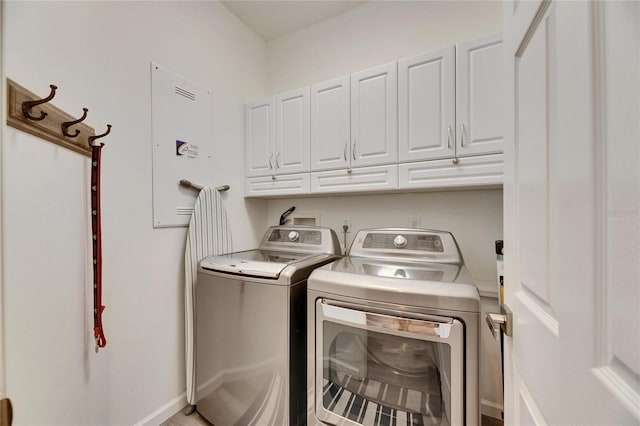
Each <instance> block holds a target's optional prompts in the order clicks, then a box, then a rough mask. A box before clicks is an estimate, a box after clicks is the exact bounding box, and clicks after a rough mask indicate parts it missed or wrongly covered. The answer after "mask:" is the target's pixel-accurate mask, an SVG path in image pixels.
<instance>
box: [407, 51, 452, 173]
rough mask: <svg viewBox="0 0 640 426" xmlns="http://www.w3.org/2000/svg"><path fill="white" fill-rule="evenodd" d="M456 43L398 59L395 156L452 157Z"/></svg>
mask: <svg viewBox="0 0 640 426" xmlns="http://www.w3.org/2000/svg"><path fill="white" fill-rule="evenodd" d="M454 102H455V46H451V47H447V48H446V49H442V50H438V51H436V52H430V53H425V54H422V55H418V56H414V57H411V58H407V59H403V60H401V61H398V158H399V160H400V161H401V162H403V161H420V160H432V159H439V158H450V157H453V149H454V144H455V137H454V132H455V129H454V126H455V121H454V117H455V116H454V114H455V107H454Z"/></svg>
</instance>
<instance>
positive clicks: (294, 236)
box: [289, 231, 300, 241]
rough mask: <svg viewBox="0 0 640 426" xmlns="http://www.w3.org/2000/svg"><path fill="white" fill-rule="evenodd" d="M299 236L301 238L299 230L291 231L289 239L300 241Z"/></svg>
mask: <svg viewBox="0 0 640 426" xmlns="http://www.w3.org/2000/svg"><path fill="white" fill-rule="evenodd" d="M298 238H300V233H298V231H291V232H289V241H298Z"/></svg>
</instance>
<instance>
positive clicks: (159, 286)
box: [2, 1, 266, 425]
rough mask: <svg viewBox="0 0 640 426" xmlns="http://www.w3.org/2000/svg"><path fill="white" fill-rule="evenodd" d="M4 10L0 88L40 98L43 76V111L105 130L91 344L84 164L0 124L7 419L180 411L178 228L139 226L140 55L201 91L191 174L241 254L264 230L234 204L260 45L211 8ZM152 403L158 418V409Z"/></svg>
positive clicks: (262, 80)
mask: <svg viewBox="0 0 640 426" xmlns="http://www.w3.org/2000/svg"><path fill="white" fill-rule="evenodd" d="M3 7H4V11H3V21H2V43H3V44H2V59H3V74H2V77H3V84H4V81H5V80H6V78H11V79H12V80H14V81H17V82H18V83H19V84H21V85H22V86H24V87H26V88H28V89H29V90H30V91H32V92H33V93H35V94H37V95H42V97H44V96H45V95H46V93H47V92H48V90H49V89H48V87H49V85H50V84H55V85H56V86H57V87H58V90H57V93H56V96H55V98H54V99H53V100H52V103H53V104H55V106H57V107H59V108H61V109H63V110H65V111H68V112H69V113H70V114H74V115H76V114H77V116H78V117H79V116H80V115H81V112H82V108H83V107H87V108H88V109H89V111H88V116H87V119H86V123H87V124H88V125H90V126H92V127H93V128H95V131H96V133H103V132H104V131H105V130H106V125H107V124H111V125H112V131H111V133H110V134H109V135H108V137H105V138H104V139H102V140H101V142H104V144H105V145H104V147H103V150H102V152H103V156H102V176H101V177H102V182H101V183H102V200H101V201H102V205H101V206H102V254H103V268H104V273H103V286H104V290H103V300H102V301H103V305H104V306H106V309H105V310H104V313H103V318H104V330H105V335H106V338H107V342H108V343H107V345H106V347H104V348H102V349H100V350H99V352H98V353H95V352H94V346H95V342H94V339H93V330H92V329H93V314H92V309H93V301H92V289H91V286H92V273H91V272H92V271H91V264H92V260H91V221H90V197H89V194H90V188H89V182H90V160H89V159H88V158H87V157H85V156H83V155H80V154H78V153H75V152H72V151H70V150H67V149H65V148H62V147H59V146H56V145H53V144H51V143H49V142H47V141H45V140H43V139H38V138H35V137H33V136H30V135H27V134H25V133H22V132H20V131H17V130H15V129H13V128H9V127H7V126H6V125H3V126H2V133H3V135H2V136H3V138H2V154H3V155H2V204H3V218H2V220H3V225H4V226H3V229H4V231H5V232H4V234H3V250H2V254H3V265H4V266H5V267H4V268H3V303H4V318H3V327H4V331H5V343H6V366H7V369H6V371H7V375H6V392H7V395H8V396H9V397H10V398H11V400H12V402H13V407H14V421H15V423H16V424H37V423H41V424H44V423H47V424H52V423H57V424H102V425H110V424H134V423H136V422H138V421H140V420H143V419H151V420H152V422H153V421H155V422H161V421H163V420H164V419H162V418H161V417H162V416H168V415H171V414H173V412H175V410H177V409H178V408H180V406H181V405H180V404H181V401H182V399H183V398H184V396H183V395H184V391H185V378H184V331H183V330H184V310H183V306H184V305H183V304H184V301H183V291H184V290H183V288H184V266H183V263H184V244H185V238H186V228H185V227H173V228H154V227H153V214H152V197H151V188H152V162H151V152H152V151H151V140H152V139H151V98H150V97H151V82H150V77H151V76H150V72H149V69H150V63H151V62H152V61H157V62H158V63H161V64H163V65H165V66H166V67H168V68H170V69H171V70H173V71H175V72H176V73H179V74H181V75H183V76H184V77H185V78H188V79H191V80H193V81H197V82H198V83H200V84H202V85H203V86H206V87H208V88H210V89H211V90H212V92H213V111H214V112H213V138H212V140H208V141H206V143H211V144H212V145H213V156H212V159H211V160H210V167H209V168H208V169H209V174H208V178H207V179H206V181H203V182H199V183H201V184H203V185H211V186H218V185H229V186H230V187H231V189H230V190H229V191H228V193H227V194H225V195H223V198H224V202H225V205H226V209H227V210H228V212H229V215H230V226H231V228H232V232H233V240H234V241H233V243H234V247H235V248H237V249H242V248H247V247H250V246H253V245H255V244H256V242H257V241H258V238H259V237H260V236H261V234H262V232H263V230H264V228H265V226H266V218H265V217H264V215H263V210H264V208H265V207H266V202H265V201H263V200H249V201H245V199H244V197H243V183H244V173H243V170H242V168H239V167H237V165H238V164H242V163H243V155H244V154H243V145H244V144H243V140H244V133H243V120H244V112H243V105H244V103H246V102H247V101H249V100H251V99H254V98H256V97H259V96H263V95H264V94H265V90H266V77H265V75H264V71H263V70H264V69H265V67H266V46H265V43H264V41H263V40H262V39H261V38H259V37H257V36H256V35H255V34H254V33H253V32H251V31H250V30H249V29H247V28H246V26H245V25H244V24H242V23H240V22H239V20H238V19H237V18H236V17H235V16H233V15H232V14H231V13H230V12H229V11H228V10H227V9H226V8H225V7H224V6H222V5H221V4H220V3H217V2H193V3H189V7H185V3H182V2H91V1H86V2H84V1H80V2H57V1H53V2H3ZM185 28H188V29H189V31H184V29H185ZM230 40H232V42H230ZM4 102H5V101H4V100H3V103H4ZM175 184H176V186H177V184H178V182H176V183H175ZM193 199H194V200H195V194H194V197H193ZM34 261H35V264H34ZM167 404H169V407H170V408H171V410H173V411H171V410H170V411H171V412H166V410H164V411H163V409H162V407H165V408H166V407H167ZM172 404H173V405H172ZM176 404H177V407H176V406H175V405H176ZM150 416H151V417H150Z"/></svg>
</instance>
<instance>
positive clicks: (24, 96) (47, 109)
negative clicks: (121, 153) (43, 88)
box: [7, 78, 111, 157]
mask: <svg viewBox="0 0 640 426" xmlns="http://www.w3.org/2000/svg"><path fill="white" fill-rule="evenodd" d="M49 87H50V88H51V93H50V94H49V96H47V97H45V98H40V97H39V96H37V95H35V94H34V93H32V92H30V91H29V90H27V89H25V88H24V87H22V86H20V85H19V84H18V83H16V82H15V81H13V80H11V79H9V78H7V101H8V108H7V112H8V113H7V124H8V125H9V126H11V127H14V128H16V129H18V130H22V131H23V132H27V133H29V134H31V135H33V136H37V137H39V138H42V139H45V140H47V141H49V142H53V143H55V144H56V145H60V146H63V147H65V148H67V149H70V150H72V151H75V152H78V153H80V154H82V155H86V156H87V157H91V145H92V144H93V142H94V141H95V140H96V139H98V138H100V137H104V136H106V135H107V134H108V133H109V131H110V130H111V126H110V125H107V131H106V133H103V134H102V135H97V136H96V132H95V130H94V129H93V128H92V127H90V126H87V125H86V124H84V123H82V121H83V120H84V119H85V118H86V117H87V112H88V111H89V110H88V109H87V108H83V109H82V110H83V114H82V116H81V117H80V118H75V117H74V116H72V115H71V114H68V113H66V112H64V111H63V110H61V109H60V108H58V107H56V106H55V105H52V104H51V103H49V101H51V99H53V97H54V96H55V93H56V89H57V87H56V86H55V85H53V84H52V85H50V86H49Z"/></svg>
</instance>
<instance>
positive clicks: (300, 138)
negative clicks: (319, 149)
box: [273, 87, 311, 174]
mask: <svg viewBox="0 0 640 426" xmlns="http://www.w3.org/2000/svg"><path fill="white" fill-rule="evenodd" d="M310 118H311V116H310V112H309V88H308V87H304V88H302V89H297V90H292V91H290V92H287V93H283V94H281V95H278V96H277V97H276V148H275V158H274V162H273V165H274V166H275V168H276V172H277V173H278V174H283V173H302V172H308V171H309V161H310V158H309V150H310V137H311V133H310V130H309V120H310Z"/></svg>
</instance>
